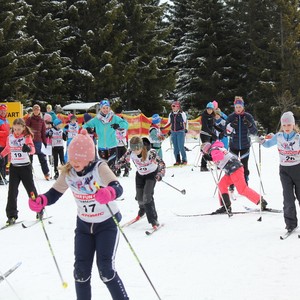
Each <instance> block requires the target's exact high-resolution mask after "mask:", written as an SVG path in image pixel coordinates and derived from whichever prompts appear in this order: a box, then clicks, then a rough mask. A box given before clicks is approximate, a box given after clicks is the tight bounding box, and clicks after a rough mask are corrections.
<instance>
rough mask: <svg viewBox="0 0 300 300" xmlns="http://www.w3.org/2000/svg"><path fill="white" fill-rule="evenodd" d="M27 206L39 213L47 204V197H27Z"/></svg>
mask: <svg viewBox="0 0 300 300" xmlns="http://www.w3.org/2000/svg"><path fill="white" fill-rule="evenodd" d="M28 203H29V207H30V209H31V210H33V211H35V212H37V213H40V212H41V211H42V210H43V209H44V207H45V206H47V204H48V199H47V197H46V196H45V195H39V196H38V197H37V198H36V199H32V198H29V200H28Z"/></svg>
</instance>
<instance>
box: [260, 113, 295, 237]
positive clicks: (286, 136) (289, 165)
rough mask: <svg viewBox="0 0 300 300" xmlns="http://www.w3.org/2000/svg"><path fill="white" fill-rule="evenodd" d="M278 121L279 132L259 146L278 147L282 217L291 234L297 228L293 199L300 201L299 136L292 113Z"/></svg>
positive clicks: (284, 115) (285, 114)
mask: <svg viewBox="0 0 300 300" xmlns="http://www.w3.org/2000/svg"><path fill="white" fill-rule="evenodd" d="M280 121H281V128H280V131H279V132H278V133H276V134H275V135H271V136H272V138H271V139H270V140H265V139H263V140H262V141H261V144H262V145H263V146H264V147H266V148H269V147H272V146H274V145H277V147H278V152H279V159H280V165H279V176H280V180H281V184H282V190H283V215H284V221H285V224H286V229H287V231H288V232H292V231H293V230H294V229H295V228H297V226H298V220H297V209H296V205H295V198H297V199H298V201H300V155H299V152H300V134H299V129H298V127H297V125H295V118H294V115H293V113H292V112H290V111H288V112H285V113H284V114H283V115H282V116H281V119H280ZM295 196H296V197H295Z"/></svg>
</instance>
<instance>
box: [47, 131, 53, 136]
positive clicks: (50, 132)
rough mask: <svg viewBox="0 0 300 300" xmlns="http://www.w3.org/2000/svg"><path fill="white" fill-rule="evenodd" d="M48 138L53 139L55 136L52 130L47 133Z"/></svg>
mask: <svg viewBox="0 0 300 300" xmlns="http://www.w3.org/2000/svg"><path fill="white" fill-rule="evenodd" d="M46 136H47V137H49V138H51V137H52V136H53V131H52V130H49V131H47V133H46Z"/></svg>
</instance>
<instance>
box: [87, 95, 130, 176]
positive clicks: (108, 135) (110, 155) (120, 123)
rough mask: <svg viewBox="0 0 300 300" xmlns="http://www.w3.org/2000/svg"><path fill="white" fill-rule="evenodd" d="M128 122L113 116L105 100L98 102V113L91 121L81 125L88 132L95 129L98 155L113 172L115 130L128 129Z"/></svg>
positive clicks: (115, 144)
mask: <svg viewBox="0 0 300 300" xmlns="http://www.w3.org/2000/svg"><path fill="white" fill-rule="evenodd" d="M128 126H129V125H128V122H127V121H126V120H125V119H122V118H121V117H119V116H117V115H115V113H114V112H113V111H112V110H111V107H110V102H109V100H107V99H104V100H102V101H100V111H99V113H98V114H97V115H96V117H94V118H93V119H91V120H89V121H88V122H87V123H85V124H84V125H83V128H86V129H87V131H88V132H90V129H89V128H95V131H96V134H97V136H98V154H99V157H100V158H101V159H103V160H105V161H106V162H107V164H108V166H109V167H110V168H111V169H112V170H113V169H114V165H115V161H116V157H117V145H118V140H117V137H116V130H117V129H119V128H123V129H128Z"/></svg>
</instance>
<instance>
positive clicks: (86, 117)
mask: <svg viewBox="0 0 300 300" xmlns="http://www.w3.org/2000/svg"><path fill="white" fill-rule="evenodd" d="M91 118H92V116H91V115H90V114H89V113H84V115H83V120H84V123H86V122H88V121H89V120H90V119H91Z"/></svg>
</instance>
